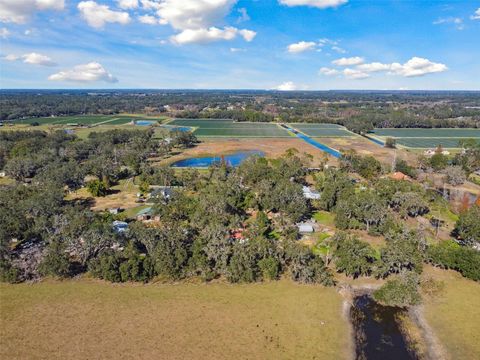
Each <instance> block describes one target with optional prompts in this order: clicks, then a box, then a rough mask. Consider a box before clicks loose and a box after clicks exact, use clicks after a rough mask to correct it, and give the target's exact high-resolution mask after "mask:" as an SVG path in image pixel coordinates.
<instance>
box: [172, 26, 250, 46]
mask: <svg viewBox="0 0 480 360" xmlns="http://www.w3.org/2000/svg"><path fill="white" fill-rule="evenodd" d="M237 35H240V36H242V37H243V38H244V39H245V41H248V42H250V41H252V40H253V38H254V37H255V36H256V33H255V32H254V31H251V30H245V29H244V30H239V29H237V28H234V27H228V26H227V27H225V28H223V29H220V28H217V27H214V26H212V27H210V28H208V29H202V28H201V29H186V30H184V31H182V32H180V33H178V34H176V35H173V36H172V37H171V38H170V40H171V41H172V42H173V43H175V44H178V45H183V44H192V43H197V44H205V43H209V42H213V41H219V40H233V39H235V38H236V37H237Z"/></svg>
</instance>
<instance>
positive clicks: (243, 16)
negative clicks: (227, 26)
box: [237, 8, 250, 23]
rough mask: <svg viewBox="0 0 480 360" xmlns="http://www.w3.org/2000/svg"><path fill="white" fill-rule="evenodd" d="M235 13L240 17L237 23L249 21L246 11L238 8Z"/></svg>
mask: <svg viewBox="0 0 480 360" xmlns="http://www.w3.org/2000/svg"><path fill="white" fill-rule="evenodd" d="M237 11H238V12H239V13H240V16H239V17H238V19H237V23H241V22H244V21H248V20H250V16H249V15H248V12H247V9H245V8H240V9H238V10H237Z"/></svg>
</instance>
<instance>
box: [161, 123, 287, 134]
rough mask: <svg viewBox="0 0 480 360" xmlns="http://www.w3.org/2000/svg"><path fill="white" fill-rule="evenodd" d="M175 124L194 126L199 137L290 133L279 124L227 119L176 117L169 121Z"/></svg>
mask: <svg viewBox="0 0 480 360" xmlns="http://www.w3.org/2000/svg"><path fill="white" fill-rule="evenodd" d="M168 125H173V126H186V127H192V128H194V129H195V130H194V134H195V135H196V136H198V137H233V138H236V137H252V138H255V137H264V138H269V137H270V138H271V137H275V138H277V137H289V136H290V135H289V134H288V132H287V131H286V130H284V129H282V128H281V127H280V126H278V125H277V124H272V123H251V122H235V121H233V120H225V119H221V120H220V119H219V120H216V119H198V120H197V119H176V120H173V121H171V122H169V123H168Z"/></svg>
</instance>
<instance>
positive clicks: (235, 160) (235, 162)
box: [171, 150, 265, 168]
mask: <svg viewBox="0 0 480 360" xmlns="http://www.w3.org/2000/svg"><path fill="white" fill-rule="evenodd" d="M253 155H258V156H264V155H265V153H264V152H263V151H258V150H252V151H239V152H236V153H234V154H230V155H224V156H223V157H222V156H209V157H198V158H190V159H184V160H180V161H177V162H175V163H173V164H172V165H171V166H172V167H177V168H185V167H197V168H207V167H209V166H211V165H214V164H217V163H220V162H221V161H225V163H226V164H227V165H228V166H239V165H240V164H241V163H242V162H243V161H244V160H245V159H247V158H248V157H250V156H253Z"/></svg>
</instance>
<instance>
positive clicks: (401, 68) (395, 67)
mask: <svg viewBox="0 0 480 360" xmlns="http://www.w3.org/2000/svg"><path fill="white" fill-rule="evenodd" d="M390 69H391V71H392V73H394V74H397V75H402V76H405V77H414V76H423V75H426V74H433V73H439V72H444V71H447V70H448V67H447V66H446V65H445V64H441V63H434V62H432V61H430V60H428V59H425V58H420V57H416V56H415V57H413V58H411V59H410V60H408V61H407V62H406V63H405V64H399V63H393V64H391V65H390Z"/></svg>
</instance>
